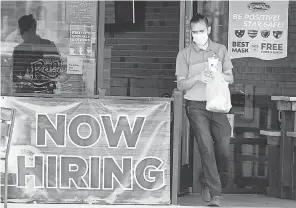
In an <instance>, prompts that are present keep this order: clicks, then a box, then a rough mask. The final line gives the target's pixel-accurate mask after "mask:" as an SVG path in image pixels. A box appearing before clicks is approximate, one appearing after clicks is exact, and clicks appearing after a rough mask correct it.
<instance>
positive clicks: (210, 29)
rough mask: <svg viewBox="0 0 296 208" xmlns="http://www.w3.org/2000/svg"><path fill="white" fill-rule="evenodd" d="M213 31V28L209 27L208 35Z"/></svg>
mask: <svg viewBox="0 0 296 208" xmlns="http://www.w3.org/2000/svg"><path fill="white" fill-rule="evenodd" d="M211 31H212V27H211V26H209V27H208V35H209V34H210V33H211Z"/></svg>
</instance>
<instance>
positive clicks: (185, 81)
mask: <svg viewBox="0 0 296 208" xmlns="http://www.w3.org/2000/svg"><path fill="white" fill-rule="evenodd" d="M176 75H177V88H178V90H180V91H188V90H190V89H191V88H192V87H193V86H194V85H195V83H196V82H203V83H207V82H208V81H209V80H210V76H209V74H208V76H207V75H206V74H205V73H204V72H203V71H202V72H201V73H199V74H196V75H194V76H192V77H188V64H187V62H186V59H185V57H184V55H183V53H182V52H179V53H178V56H177V60H176Z"/></svg>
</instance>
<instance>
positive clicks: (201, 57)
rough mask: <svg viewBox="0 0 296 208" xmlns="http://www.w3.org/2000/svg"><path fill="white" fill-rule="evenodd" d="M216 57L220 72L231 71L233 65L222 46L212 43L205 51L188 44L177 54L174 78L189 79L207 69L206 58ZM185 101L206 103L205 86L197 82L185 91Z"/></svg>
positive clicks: (193, 44) (210, 42)
mask: <svg viewBox="0 0 296 208" xmlns="http://www.w3.org/2000/svg"><path fill="white" fill-rule="evenodd" d="M214 55H215V56H217V57H218V58H219V62H218V68H219V69H220V70H221V72H223V73H226V72H227V71H229V70H230V71H232V68H233V65H232V63H231V59H230V57H229V54H228V52H227V49H226V47H225V46H224V45H222V44H219V43H215V42H212V41H211V40H210V39H209V45H208V48H207V49H206V50H203V49H200V48H198V47H197V46H196V45H195V43H192V44H190V45H189V46H188V47H186V48H185V49H183V50H181V51H180V52H179V53H178V56H177V60H176V76H179V77H185V78H186V79H187V78H190V77H191V76H193V75H196V74H199V73H201V72H202V71H203V70H205V69H206V68H208V58H209V57H213V56H214ZM184 98H185V99H186V100H194V101H206V84H205V83H203V82H200V81H197V82H196V83H195V85H193V87H192V88H191V89H189V90H187V91H186V94H185V95H184Z"/></svg>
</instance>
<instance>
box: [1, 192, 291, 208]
mask: <svg viewBox="0 0 296 208" xmlns="http://www.w3.org/2000/svg"><path fill="white" fill-rule="evenodd" d="M179 204H180V205H178V206H174V205H92V204H16V203H11V204H8V208H52V207H53V206H54V207H55V208H166V207H168V208H181V207H186V208H202V207H207V206H204V204H203V201H202V199H201V197H200V195H199V194H194V195H187V196H184V197H180V198H179ZM3 207H4V206H3V204H1V208H3ZM221 207H222V208H223V207H224V208H229V207H235V208H247V207H258V208H259V207H260V208H267V207H269V208H270V207H274V208H296V201H292V200H284V199H277V198H271V197H267V196H262V195H224V196H223V198H222V200H221Z"/></svg>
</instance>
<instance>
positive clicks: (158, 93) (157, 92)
mask: <svg viewBox="0 0 296 208" xmlns="http://www.w3.org/2000/svg"><path fill="white" fill-rule="evenodd" d="M172 91H173V88H172V89H171V90H169V89H159V88H137V87H131V88H130V93H131V96H132V97H143V94H145V96H148V97H162V96H163V95H164V94H165V93H168V94H170V95H171V94H172Z"/></svg>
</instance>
